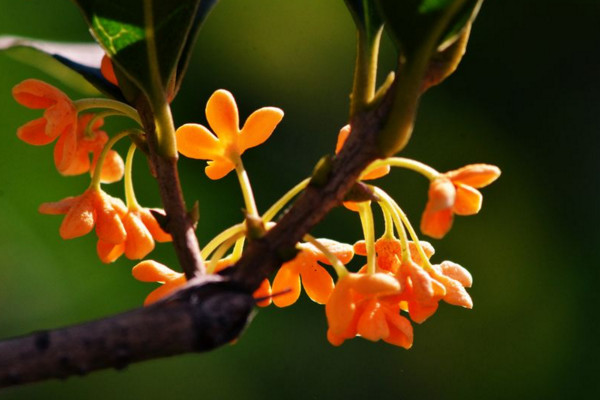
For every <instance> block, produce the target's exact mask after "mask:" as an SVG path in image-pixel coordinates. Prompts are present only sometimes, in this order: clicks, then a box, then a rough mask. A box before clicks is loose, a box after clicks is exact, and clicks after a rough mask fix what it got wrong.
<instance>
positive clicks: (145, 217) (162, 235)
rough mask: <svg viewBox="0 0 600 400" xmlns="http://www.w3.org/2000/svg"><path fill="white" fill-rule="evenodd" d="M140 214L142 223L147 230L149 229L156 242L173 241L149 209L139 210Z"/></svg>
mask: <svg viewBox="0 0 600 400" xmlns="http://www.w3.org/2000/svg"><path fill="white" fill-rule="evenodd" d="M159 211H162V210H159ZM139 214H140V218H141V219H142V222H143V223H144V225H146V228H148V231H149V232H150V234H151V235H152V237H153V238H154V240H156V241H157V242H161V243H162V242H170V241H171V240H173V238H172V237H171V235H169V234H168V233H166V232H165V231H163V230H162V228H161V227H160V225H159V224H158V221H156V218H154V215H152V213H151V212H150V210H148V209H147V208H143V209H141V210H139Z"/></svg>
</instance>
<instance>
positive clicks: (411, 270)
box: [397, 261, 473, 323]
mask: <svg viewBox="0 0 600 400" xmlns="http://www.w3.org/2000/svg"><path fill="white" fill-rule="evenodd" d="M433 269H434V270H433V271H431V272H429V273H428V272H427V271H425V270H424V269H423V268H421V267H420V266H418V265H416V264H415V263H408V264H403V265H402V266H401V268H400V270H399V272H398V274H397V276H398V279H399V280H400V283H401V284H402V285H403V291H402V294H401V296H400V300H402V301H403V302H404V304H403V305H402V307H403V308H406V309H407V311H408V312H409V314H410V318H411V319H412V320H413V321H415V322H417V323H422V322H423V321H425V320H426V319H427V318H429V317H430V316H431V315H433V314H434V313H435V311H436V310H437V308H438V303H439V301H440V300H444V301H445V302H446V303H449V304H453V305H457V306H461V307H465V308H473V301H472V300H471V297H470V296H469V294H468V293H467V291H466V290H465V287H470V286H471V284H472V278H471V274H469V272H468V271H467V270H466V269H464V268H463V267H461V266H460V265H458V264H455V263H453V262H450V261H444V262H443V263H442V264H440V265H434V266H433Z"/></svg>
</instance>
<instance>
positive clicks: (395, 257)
mask: <svg viewBox="0 0 600 400" xmlns="http://www.w3.org/2000/svg"><path fill="white" fill-rule="evenodd" d="M420 245H421V246H422V247H423V250H424V252H425V255H426V256H427V258H429V257H431V255H432V254H433V253H434V250H433V247H432V246H431V245H430V244H429V243H427V242H420ZM375 249H376V254H377V258H376V260H377V268H378V271H377V272H376V273H374V274H371V275H369V274H367V273H366V269H365V268H363V269H362V270H361V271H359V272H358V273H356V274H349V275H348V276H347V277H344V278H342V279H340V281H339V282H338V284H337V286H336V287H335V289H334V291H333V294H332V295H331V298H330V301H329V302H328V303H327V306H326V314H327V320H328V323H329V332H328V339H329V341H330V342H331V343H332V344H333V345H336V346H337V345H340V344H342V343H343V341H344V340H346V339H351V338H353V337H354V336H357V335H358V336H361V337H364V338H365V339H369V340H372V341H377V340H380V339H381V340H384V341H386V342H388V343H391V344H394V345H397V346H400V347H404V348H410V346H411V345H412V328H411V326H410V323H409V321H408V320H407V319H406V318H404V317H402V316H401V315H400V311H407V312H408V313H409V315H410V318H411V319H412V320H413V321H414V322H417V323H422V322H424V321H425V320H426V319H427V318H429V317H430V316H431V315H432V314H433V313H435V311H436V310H437V308H438V303H439V301H440V300H444V301H446V302H447V303H449V304H453V305H458V306H462V307H465V308H472V307H473V302H472V300H471V297H470V296H469V295H468V293H467V292H466V291H465V288H466V287H470V286H471V284H472V278H471V275H470V274H469V272H468V271H467V270H466V269H464V268H463V267H461V266H460V265H458V264H455V263H453V262H450V261H444V262H443V263H441V264H440V265H434V266H433V267H428V266H427V264H426V263H425V261H424V260H423V259H422V258H421V256H420V255H419V253H418V252H417V247H416V244H415V243H413V242H410V243H409V250H410V255H411V259H410V260H409V261H408V262H406V263H402V262H401V244H400V242H399V241H398V240H397V239H393V238H381V239H379V240H377V241H376V243H375ZM354 250H355V252H356V254H359V255H366V246H365V242H364V241H360V242H357V243H356V244H355V245H354Z"/></svg>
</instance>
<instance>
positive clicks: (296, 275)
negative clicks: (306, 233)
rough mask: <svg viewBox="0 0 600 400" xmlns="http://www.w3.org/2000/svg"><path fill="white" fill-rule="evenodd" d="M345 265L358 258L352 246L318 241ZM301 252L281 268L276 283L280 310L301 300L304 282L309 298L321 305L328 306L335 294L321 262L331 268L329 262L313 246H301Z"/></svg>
mask: <svg viewBox="0 0 600 400" xmlns="http://www.w3.org/2000/svg"><path fill="white" fill-rule="evenodd" d="M318 240H319V242H320V243H321V244H322V245H323V246H325V247H326V248H327V249H328V250H329V251H330V252H331V253H332V254H334V255H335V256H336V257H337V258H338V259H339V260H340V262H341V263H342V264H346V263H348V262H349V261H350V260H351V259H352V257H353V256H354V252H353V251H352V246H350V245H349V244H345V243H339V242H336V241H334V240H329V239H318ZM300 248H301V250H300V252H299V253H298V254H297V255H296V258H294V259H293V260H292V261H288V262H286V263H285V264H283V265H282V266H281V268H280V269H279V271H278V272H277V275H275V279H274V280H273V288H272V291H273V293H274V294H275V295H274V296H273V303H275V305H276V306H278V307H287V306H289V305H292V304H294V303H295V302H296V300H298V297H300V286H301V285H300V278H302V286H304V290H305V291H306V294H307V295H308V297H309V298H310V299H311V300H312V301H314V302H316V303H319V304H325V303H326V302H327V300H328V299H329V296H330V295H331V292H332V291H333V287H334V284H333V279H332V278H331V276H330V275H329V273H328V272H327V271H326V270H325V268H323V267H322V266H321V265H320V264H319V261H320V262H323V263H327V264H330V261H329V260H328V258H327V257H326V256H325V255H324V254H323V253H322V252H321V251H320V250H319V249H317V248H316V247H315V246H314V245H312V244H311V243H303V244H301V245H300Z"/></svg>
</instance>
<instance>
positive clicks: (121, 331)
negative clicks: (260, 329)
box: [0, 279, 254, 387]
mask: <svg viewBox="0 0 600 400" xmlns="http://www.w3.org/2000/svg"><path fill="white" fill-rule="evenodd" d="M253 306H254V299H253V298H252V297H251V296H250V295H248V294H247V293H245V292H243V291H240V290H239V289H237V288H235V287H234V286H233V285H231V284H230V283H227V282H224V281H220V282H219V281H217V282H214V281H213V282H207V281H205V282H199V281H198V279H196V281H192V282H190V285H189V286H188V287H187V288H186V289H183V290H181V291H179V292H178V293H177V294H176V295H175V296H174V297H171V298H169V299H168V300H166V301H162V302H159V303H156V304H154V305H152V306H150V307H146V308H140V309H136V310H133V311H130V312H127V313H123V314H120V315H116V316H114V317H109V318H106V319H101V320H97V321H93V322H89V323H85V324H82V325H76V326H71V327H68V328H63V329H57V330H52V331H41V332H37V333H34V334H31V335H28V336H23V337H18V338H14V339H10V340H6V341H3V342H0V354H1V356H0V387H6V386H11V385H18V384H24V383H28V382H35V381H40V380H44V379H52V378H60V379H64V378H67V377H69V376H72V375H85V374H87V373H89V372H91V371H94V370H98V369H102V368H116V369H122V368H125V367H126V366H127V365H129V364H130V363H134V362H138V361H143V360H148V359H153V358H159V357H167V356H173V355H177V354H181V353H188V352H203V351H209V350H211V349H214V348H216V347H219V346H222V345H224V344H227V343H229V342H231V341H232V340H233V339H235V338H236V337H238V336H239V334H240V332H241V331H242V329H243V328H244V327H245V325H246V323H247V319H248V316H249V315H250V312H251V311H252V308H253Z"/></svg>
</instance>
